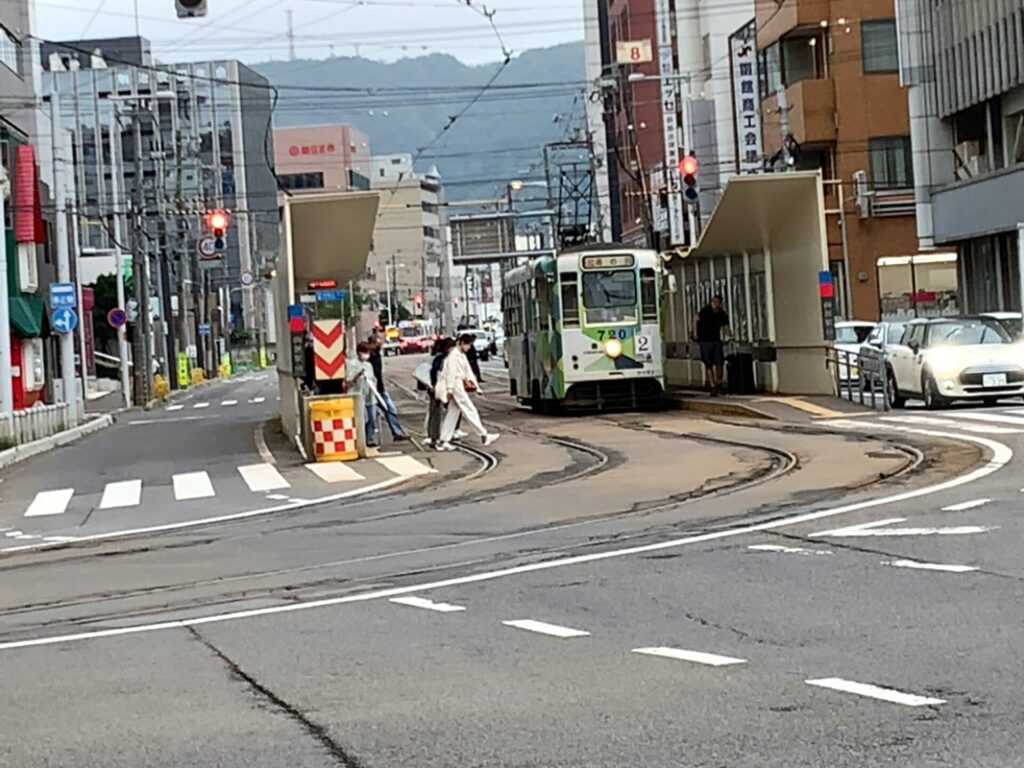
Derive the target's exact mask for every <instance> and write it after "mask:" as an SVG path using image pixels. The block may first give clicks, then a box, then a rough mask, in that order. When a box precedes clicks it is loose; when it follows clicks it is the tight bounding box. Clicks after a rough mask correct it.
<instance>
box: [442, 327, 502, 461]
mask: <svg viewBox="0 0 1024 768" xmlns="http://www.w3.org/2000/svg"><path fill="white" fill-rule="evenodd" d="M474 340H475V337H474V336H473V335H472V334H468V333H466V334H463V335H462V336H460V337H459V340H458V343H457V344H456V345H455V346H454V347H452V349H451V351H450V352H449V353H448V357H446V358H445V361H444V366H443V367H442V368H441V373H440V374H439V375H438V377H437V386H435V387H434V396H435V397H436V398H437V399H438V400H440V401H441V402H442V403H448V412H447V413H446V414H445V417H444V423H443V424H442V425H441V441H440V443H439V444H438V446H437V450H439V451H454V450H455V447H454V446H453V445H452V437H453V436H454V435H455V428H456V427H457V426H458V424H459V417H460V416H461V417H462V418H464V419H465V420H466V423H467V424H468V425H469V427H470V429H472V430H473V431H474V432H476V433H477V434H478V435H479V436H480V439H481V440H482V441H483V444H484V445H490V444H491V443H493V442H494V441H495V440H497V439H498V438H499V437H501V435H498V434H494V433H488V431H487V430H486V429H485V428H484V425H483V423H482V422H481V421H480V414H479V413H478V412H477V410H476V406H475V405H473V401H472V400H471V399H470V397H469V392H470V391H473V392H479V391H480V383H479V382H478V381H477V378H476V376H475V375H474V374H473V369H472V367H470V365H469V359H468V358H467V357H466V351H467V350H468V349H469V348H470V347H472V346H473V341H474Z"/></svg>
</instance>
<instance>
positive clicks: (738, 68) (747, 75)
mask: <svg viewBox="0 0 1024 768" xmlns="http://www.w3.org/2000/svg"><path fill="white" fill-rule="evenodd" d="M756 38H757V28H756V27H755V26H754V22H750V23H749V24H747V25H746V26H744V27H742V28H740V29H739V30H738V31H736V32H735V33H733V35H732V36H731V37H730V38H729V50H730V53H731V55H732V93H733V100H734V105H735V110H736V115H735V119H736V170H737V171H739V172H740V173H758V172H759V171H762V170H764V162H763V160H762V157H761V154H762V146H761V104H760V97H759V96H758V79H757V78H758V75H757V44H756Z"/></svg>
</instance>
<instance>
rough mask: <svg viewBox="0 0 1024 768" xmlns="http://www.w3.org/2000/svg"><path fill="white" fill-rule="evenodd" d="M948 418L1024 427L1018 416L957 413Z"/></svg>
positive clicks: (1021, 419)
mask: <svg viewBox="0 0 1024 768" xmlns="http://www.w3.org/2000/svg"><path fill="white" fill-rule="evenodd" d="M949 417H950V418H952V419H971V420H972V421H985V422H992V423H993V424H1006V425H1012V426H1017V427H1024V418H1021V417H1020V416H1006V415H1003V414H999V413H968V412H966V411H958V412H956V413H950V414H949Z"/></svg>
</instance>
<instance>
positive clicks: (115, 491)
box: [100, 480, 142, 509]
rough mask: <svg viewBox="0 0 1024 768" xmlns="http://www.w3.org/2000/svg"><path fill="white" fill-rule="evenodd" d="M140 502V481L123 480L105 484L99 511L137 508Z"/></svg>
mask: <svg viewBox="0 0 1024 768" xmlns="http://www.w3.org/2000/svg"><path fill="white" fill-rule="evenodd" d="M141 500H142V481H141V480H125V481H123V482H120V483H107V487H106V488H104V489H103V498H101V499H100V509H120V508H121V507H137V506H138V505H139V502H140V501H141Z"/></svg>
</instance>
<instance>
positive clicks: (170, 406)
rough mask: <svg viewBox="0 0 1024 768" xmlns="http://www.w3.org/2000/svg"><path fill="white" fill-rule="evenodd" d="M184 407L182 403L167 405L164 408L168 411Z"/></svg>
mask: <svg viewBox="0 0 1024 768" xmlns="http://www.w3.org/2000/svg"><path fill="white" fill-rule="evenodd" d="M184 407H185V406H184V405H168V406H167V409H166V410H168V411H180V410H181V409H182V408H184Z"/></svg>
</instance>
